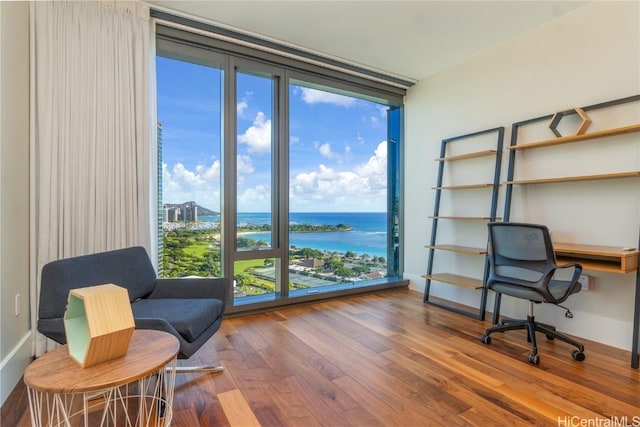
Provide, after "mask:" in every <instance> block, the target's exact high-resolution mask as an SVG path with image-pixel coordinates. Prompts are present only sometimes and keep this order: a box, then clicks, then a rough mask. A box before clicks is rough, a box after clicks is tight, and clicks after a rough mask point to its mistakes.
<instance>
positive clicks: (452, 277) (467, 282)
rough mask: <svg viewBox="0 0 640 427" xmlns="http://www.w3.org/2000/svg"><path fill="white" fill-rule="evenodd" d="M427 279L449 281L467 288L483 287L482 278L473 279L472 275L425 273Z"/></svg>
mask: <svg viewBox="0 0 640 427" xmlns="http://www.w3.org/2000/svg"><path fill="white" fill-rule="evenodd" d="M422 277H424V278H425V279H430V280H435V281H436V282H442V283H448V284H450V285H455V286H459V287H461V288H466V289H473V290H476V289H482V280H480V279H473V278H471V277H465V276H460V275H457V274H451V273H436V274H425V275H423V276H422Z"/></svg>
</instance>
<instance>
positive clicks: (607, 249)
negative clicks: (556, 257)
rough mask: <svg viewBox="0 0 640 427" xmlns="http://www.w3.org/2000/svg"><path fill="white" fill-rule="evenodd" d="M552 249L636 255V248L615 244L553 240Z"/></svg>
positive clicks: (623, 255) (577, 252)
mask: <svg viewBox="0 0 640 427" xmlns="http://www.w3.org/2000/svg"><path fill="white" fill-rule="evenodd" d="M553 249H554V250H555V251H556V252H562V253H574V254H583V255H595V256H610V257H619V258H627V257H636V256H638V249H637V248H630V249H626V248H622V247H619V246H618V247H616V246H595V245H579V244H575V243H556V242H553ZM625 249H626V250H625Z"/></svg>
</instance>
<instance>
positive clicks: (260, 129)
mask: <svg viewBox="0 0 640 427" xmlns="http://www.w3.org/2000/svg"><path fill="white" fill-rule="evenodd" d="M238 142H240V143H243V144H247V147H248V148H247V150H248V151H249V152H250V153H269V152H270V151H271V120H267V118H266V117H265V115H264V113H263V112H262V111H260V112H258V115H257V116H256V118H255V120H254V121H253V125H252V126H251V127H249V128H248V129H247V130H246V131H245V133H243V134H242V135H238Z"/></svg>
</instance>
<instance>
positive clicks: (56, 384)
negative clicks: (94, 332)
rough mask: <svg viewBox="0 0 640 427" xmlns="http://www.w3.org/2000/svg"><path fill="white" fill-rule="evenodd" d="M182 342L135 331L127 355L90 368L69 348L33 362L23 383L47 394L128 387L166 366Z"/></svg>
mask: <svg viewBox="0 0 640 427" xmlns="http://www.w3.org/2000/svg"><path fill="white" fill-rule="evenodd" d="M179 349H180V343H179V342H178V340H177V339H176V338H175V337H174V336H173V335H171V334H169V333H166V332H161V331H151V330H135V331H134V332H133V337H132V338H131V344H130V345H129V350H128V351H127V354H126V355H124V356H122V357H118V358H116V359H112V360H108V361H106V362H102V363H99V364H97V365H94V366H90V367H88V368H82V367H81V366H80V364H79V363H78V362H76V361H74V360H73V359H72V358H71V357H70V356H69V350H68V348H67V346H66V345H64V346H62V347H58V348H56V349H55V350H52V351H50V352H48V353H46V354H44V355H43V356H41V357H39V358H38V359H36V360H35V361H34V362H32V363H31V364H30V365H29V366H28V367H27V370H26V371H25V374H24V382H25V384H26V385H27V386H28V387H30V388H31V389H35V390H39V391H43V392H47V393H84V392H89V391H96V390H101V389H106V388H109V387H117V386H121V385H124V384H129V383H131V382H134V381H136V380H138V379H140V378H143V377H146V376H148V375H151V374H152V373H154V372H157V371H159V370H160V369H162V368H163V367H164V366H166V365H167V364H168V363H169V362H170V361H171V360H173V358H175V357H176V355H177V354H178V350H179Z"/></svg>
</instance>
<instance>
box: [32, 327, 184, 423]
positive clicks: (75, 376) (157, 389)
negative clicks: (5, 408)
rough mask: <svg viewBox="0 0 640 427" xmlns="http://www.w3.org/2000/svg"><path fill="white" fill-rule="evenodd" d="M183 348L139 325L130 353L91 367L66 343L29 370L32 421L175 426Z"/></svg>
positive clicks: (164, 336)
mask: <svg viewBox="0 0 640 427" xmlns="http://www.w3.org/2000/svg"><path fill="white" fill-rule="evenodd" d="M179 348H180V344H179V343H178V340H177V339H176V338H175V337H174V336H173V335H171V334H168V333H166V332H160V331H151V330H135V331H134V333H133V337H132V339H131V344H130V346H129V349H128V351H127V354H126V355H124V356H122V357H118V358H116V359H112V360H108V361H105V362H102V363H99V364H97V365H94V366H91V367H88V368H82V367H81V366H80V364H79V363H78V362H76V361H75V360H73V359H72V358H71V357H70V356H69V350H68V347H67V346H66V345H65V346H62V347H58V348H56V349H55V350H53V351H50V352H48V353H46V354H44V355H43V356H41V357H39V358H38V359H36V360H35V361H34V362H33V363H31V364H30V365H29V366H28V367H27V370H26V371H25V374H24V382H25V384H26V386H27V392H28V396H29V409H30V413H31V421H32V422H31V424H32V425H33V426H43V425H48V426H72V425H73V426H75V425H84V426H85V427H86V426H96V425H100V426H103V425H127V426H168V425H170V424H171V419H172V417H173V408H172V405H173V388H174V385H175V366H176V359H177V354H178V350H179ZM167 365H169V368H170V369H166V368H167ZM96 412H97V413H96ZM130 412H132V413H130ZM78 418H80V419H78ZM72 422H73V423H72Z"/></svg>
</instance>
